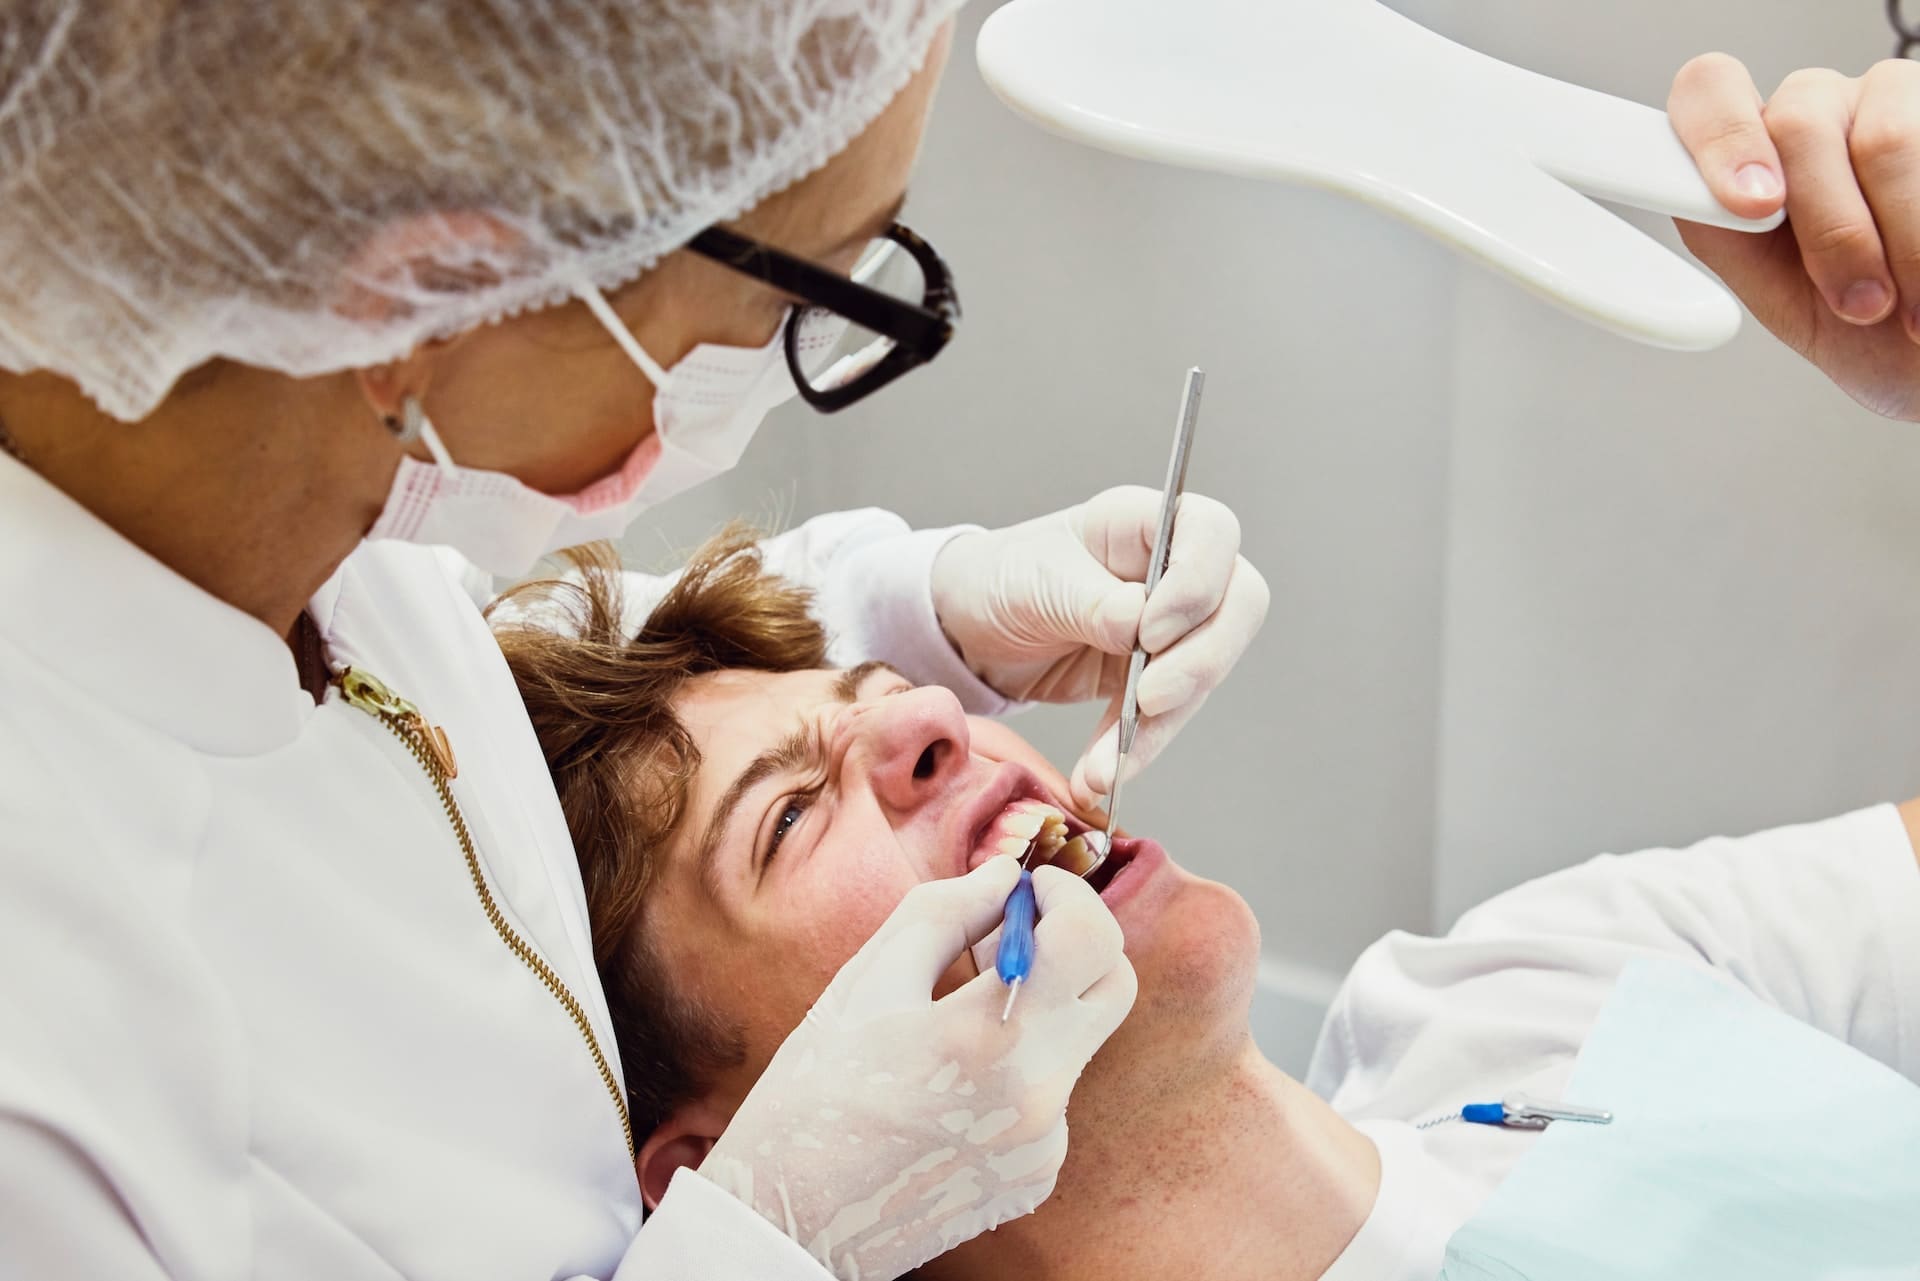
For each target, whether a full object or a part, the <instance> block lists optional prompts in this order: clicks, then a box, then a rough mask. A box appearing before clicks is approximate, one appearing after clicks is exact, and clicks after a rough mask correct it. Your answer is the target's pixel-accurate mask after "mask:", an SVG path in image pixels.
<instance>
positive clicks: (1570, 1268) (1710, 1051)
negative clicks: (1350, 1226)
mask: <svg viewBox="0 0 1920 1281" xmlns="http://www.w3.org/2000/svg"><path fill="white" fill-rule="evenodd" d="M1567 1097H1568V1098H1570V1099H1574V1100H1577V1101H1579V1102H1581V1103H1586V1104H1591V1105H1593V1106H1595V1107H1602V1108H1607V1109H1610V1110H1611V1111H1612V1112H1613V1114H1614V1121H1613V1124H1611V1125H1580V1124H1574V1123H1570V1122H1556V1123H1555V1124H1553V1125H1552V1126H1550V1127H1549V1128H1548V1130H1547V1132H1546V1133H1545V1134H1543V1135H1541V1136H1540V1139H1539V1141H1538V1142H1537V1143H1536V1144H1535V1146H1534V1148H1533V1150H1532V1151H1530V1152H1528V1153H1527V1155H1526V1156H1525V1157H1523V1158H1522V1159H1521V1160H1520V1162H1519V1163H1518V1164H1517V1165H1516V1166H1515V1167H1514V1169H1513V1172H1512V1173H1511V1174H1510V1175H1508V1177H1507V1179H1506V1181H1505V1182H1504V1183H1502V1184H1501V1185H1500V1187H1499V1188H1498V1189H1496V1190H1495V1192H1494V1194H1493V1195H1492V1196H1491V1197H1489V1198H1488V1199H1487V1202H1486V1204H1485V1205H1484V1206H1483V1207H1482V1209H1481V1211H1480V1213H1479V1214H1478V1215H1477V1216H1475V1217H1474V1218H1473V1219H1472V1220H1471V1221H1469V1222H1468V1223H1467V1224H1466V1226H1464V1227H1462V1228H1461V1229H1460V1230H1459V1231H1458V1232H1457V1233H1455V1234H1454V1237H1453V1239H1452V1240H1451V1241H1450V1242H1449V1243H1448V1245H1447V1254H1446V1263H1445V1266H1444V1267H1443V1269H1442V1271H1441V1277H1442V1281H1658V1279H1662V1278H1675V1279H1676V1281H1678V1279H1679V1278H1685V1281H1811V1279H1813V1278H1832V1279H1833V1281H1841V1279H1844V1281H1896V1279H1899V1281H1920V1085H1915V1083H1914V1082H1912V1081H1909V1080H1907V1079H1906V1078H1905V1077H1902V1076H1900V1075H1899V1074H1898V1073H1896V1072H1894V1071H1893V1070H1892V1069H1890V1068H1887V1067H1885V1066H1884V1065H1882V1064H1880V1063H1878V1062H1876V1061H1874V1060H1873V1059H1870V1058H1868V1057H1867V1056H1866V1055H1864V1054H1862V1053H1860V1052H1859V1051H1857V1050H1855V1049H1853V1048H1852V1047H1850V1046H1848V1045H1846V1044H1844V1043H1843V1042H1841V1041H1838V1040H1836V1039H1834V1038H1833V1037H1831V1036H1828V1035H1826V1034H1825V1033H1823V1032H1820V1031H1817V1030H1816V1029H1814V1028H1812V1027H1809V1026H1807V1025H1806V1024H1804V1023H1801V1022H1799V1021H1798V1020H1797V1019H1794V1018H1793V1017H1791V1016H1790V1015H1787V1014H1784V1013H1782V1012H1781V1011H1779V1010H1777V1009H1774V1008H1773V1007H1772V1006H1769V1005H1766V1004H1764V1003H1762V1002H1761V1001H1759V1000H1758V999H1756V998H1755V997H1754V996H1752V995H1751V994H1750V993H1747V992H1745V991H1743V990H1741V989H1738V988H1734V987H1731V986H1729V985H1728V984H1725V983H1722V982H1719V981H1717V980H1715V979H1714V978H1713V977H1711V976H1710V975H1707V974H1704V973H1702V972H1701V971H1699V970H1697V969H1694V968H1692V967H1690V966H1686V965H1683V964H1680V963H1678V962H1671V961H1636V962H1634V963H1633V964H1632V965H1630V966H1628V967H1627V968H1626V970H1625V971H1624V972H1623V973H1622V974H1621V977H1620V981H1619V983H1618V984H1617V985H1616V986H1615V988H1614V991H1613V995H1612V996H1611V997H1610V998H1609V999H1608V1002H1607V1005H1606V1007H1605V1009H1604V1010H1602V1012H1601V1014H1600V1018H1599V1020H1598V1021H1597V1022H1596V1023H1595V1024H1594V1028H1593V1033H1592V1035H1591V1036H1590V1037H1589V1038H1588V1040H1587V1044H1586V1046H1585V1048H1584V1049H1583V1050H1582V1051H1581V1053H1580V1059H1579V1062H1578V1063H1577V1064H1576V1065H1575V1068H1574V1074H1573V1079H1572V1082H1571V1083H1570V1084H1569V1085H1568V1087H1567Z"/></svg>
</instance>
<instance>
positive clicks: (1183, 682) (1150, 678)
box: [1139, 663, 1200, 716]
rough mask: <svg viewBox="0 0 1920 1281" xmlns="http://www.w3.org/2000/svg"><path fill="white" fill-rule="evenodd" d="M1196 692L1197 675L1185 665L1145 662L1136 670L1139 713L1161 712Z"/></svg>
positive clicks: (1197, 689) (1192, 696)
mask: <svg viewBox="0 0 1920 1281" xmlns="http://www.w3.org/2000/svg"><path fill="white" fill-rule="evenodd" d="M1199 692H1200V678H1199V676H1198V675H1197V674H1196V673H1195V672H1194V671H1193V670H1192V669H1191V668H1190V667H1188V666H1186V665H1184V664H1182V665H1174V664H1170V663H1148V664H1147V666H1146V670H1144V671H1142V672H1141V673H1140V689H1139V697H1140V714H1141V715H1142V716H1164V715H1165V714H1166V713H1168V712H1171V711H1173V710H1175V709H1176V708H1179V707H1182V706H1184V705H1185V704H1187V703H1189V702H1191V701H1193V698H1194V696H1195V695H1197V694H1198V693H1199Z"/></svg>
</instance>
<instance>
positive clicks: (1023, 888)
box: [994, 867, 1037, 983]
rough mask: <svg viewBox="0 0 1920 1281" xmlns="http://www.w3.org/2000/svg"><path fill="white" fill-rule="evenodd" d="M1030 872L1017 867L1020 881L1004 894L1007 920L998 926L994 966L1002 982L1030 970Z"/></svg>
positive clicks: (1031, 893)
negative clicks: (998, 951)
mask: <svg viewBox="0 0 1920 1281" xmlns="http://www.w3.org/2000/svg"><path fill="white" fill-rule="evenodd" d="M1036 910H1037V909H1036V907H1035V904H1034V901H1033V873H1032V872H1029V871H1028V870H1027V869H1026V868H1024V867H1023V868H1021V869H1020V883H1019V884H1018V885H1016V886H1014V887H1013V893H1011V894H1009V895H1007V914H1006V919H1005V920H1004V921H1002V923H1001V926H1000V953H999V955H998V957H997V958H996V959H995V962H994V968H995V970H997V971H998V972H999V975H1000V981H1001V982H1002V983H1013V982H1016V981H1019V980H1024V979H1025V978H1026V977H1027V975H1028V974H1030V973H1032V972H1033V918H1034V915H1035V912H1036Z"/></svg>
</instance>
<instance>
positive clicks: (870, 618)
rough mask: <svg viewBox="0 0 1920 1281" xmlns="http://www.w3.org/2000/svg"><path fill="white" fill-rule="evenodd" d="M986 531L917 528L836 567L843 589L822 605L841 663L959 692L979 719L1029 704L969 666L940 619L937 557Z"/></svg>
mask: <svg viewBox="0 0 1920 1281" xmlns="http://www.w3.org/2000/svg"><path fill="white" fill-rule="evenodd" d="M978 532H979V526H977V525H954V526H951V527H949V528H946V529H923V530H915V531H913V532H911V533H905V534H896V535H894V536H892V537H889V538H883V539H879V540H876V541H874V542H871V543H868V544H866V545H865V546H862V547H860V548H859V549H858V550H856V551H854V552H852V553H851V554H849V555H848V556H847V557H846V560H845V562H844V563H843V564H841V565H839V566H836V570H837V573H838V576H839V578H840V584H843V585H844V586H843V587H842V590H840V591H836V592H834V593H832V596H831V597H829V598H826V599H822V600H821V602H820V607H821V608H820V612H821V615H822V617H821V622H822V623H823V624H824V625H825V626H826V628H827V631H828V633H829V635H830V636H831V637H832V644H831V648H830V651H829V657H830V658H831V659H832V660H833V661H834V663H835V664H837V665H843V666H851V665H853V664H855V663H859V662H863V661H865V660H867V659H872V658H880V659H885V660H886V661H887V662H889V663H891V664H893V666H895V667H897V668H899V669H900V672H901V674H902V675H904V676H905V677H906V678H907V679H908V680H910V681H912V682H914V683H915V684H916V685H943V686H945V687H946V688H947V689H950V690H952V691H953V692H954V694H955V695H957V696H958V697H959V699H960V702H961V705H962V706H964V707H965V708H966V709H967V710H968V711H969V712H972V713H974V714H975V715H977V716H998V715H1000V714H1002V713H1005V712H1008V711H1012V710H1014V709H1016V708H1018V707H1021V706H1023V704H1020V703H1018V702H1016V701H1014V700H1013V699H1010V698H1006V697H1004V696H1003V695H1002V694H1001V693H1000V692H999V691H998V690H996V689H994V688H993V687H992V686H991V685H988V684H987V683H986V682H985V681H983V680H981V679H980V678H979V677H978V676H976V675H975V674H974V673H973V671H972V670H971V669H970V668H968V666H967V665H966V663H965V661H963V660H962V659H961V657H960V654H959V652H958V651H957V650H955V649H954V647H953V642H951V641H949V640H948V639H947V636H946V633H945V632H944V631H942V630H941V628H940V619H939V616H938V615H937V614H935V613H934V609H933V562H934V558H935V557H937V556H938V555H939V554H940V549H941V548H943V547H945V546H946V545H947V544H948V543H949V542H951V541H952V540H953V539H954V538H957V537H958V536H960V535H961V534H972V533H978Z"/></svg>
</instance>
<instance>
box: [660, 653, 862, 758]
mask: <svg viewBox="0 0 1920 1281" xmlns="http://www.w3.org/2000/svg"><path fill="white" fill-rule="evenodd" d="M839 676H840V673H839V671H838V670H836V669H834V668H831V667H816V668H809V669H806V670H804V671H798V672H761V671H752V670H749V669H747V668H738V667H736V668H729V669H728V670H726V671H720V672H703V673H701V674H700V675H698V676H695V677H694V678H693V679H691V680H689V681H688V682H687V683H686V684H685V685H683V686H681V688H680V693H679V694H678V696H676V697H675V699H674V704H673V710H674V714H675V715H676V716H678V717H679V718H680V723H681V724H683V725H685V726H686V727H687V729H688V730H689V731H690V732H691V733H692V734H693V736H694V740H695V741H696V742H697V743H699V744H700V750H701V751H702V752H705V751H706V750H707V748H706V740H707V739H708V738H710V737H718V738H726V737H729V736H731V735H736V734H741V733H747V734H754V733H756V731H757V736H758V737H760V738H767V737H771V738H779V737H782V736H784V735H786V734H787V733H789V732H791V730H792V728H793V724H792V722H793V717H794V716H795V715H796V714H798V713H799V712H801V711H802V710H804V709H807V708H812V707H817V706H819V705H820V704H821V703H824V702H826V701H828V700H829V699H830V698H831V697H832V695H833V684H834V681H835V680H837V679H838V678H839ZM773 717H777V718H778V719H769V718H773Z"/></svg>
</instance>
